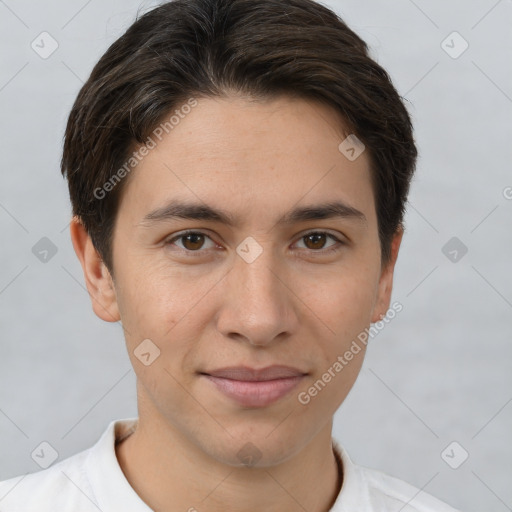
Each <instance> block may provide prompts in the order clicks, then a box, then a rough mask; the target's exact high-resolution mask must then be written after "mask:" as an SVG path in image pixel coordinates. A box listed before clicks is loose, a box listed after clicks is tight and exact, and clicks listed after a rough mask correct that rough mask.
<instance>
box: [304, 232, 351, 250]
mask: <svg viewBox="0 0 512 512" xmlns="http://www.w3.org/2000/svg"><path fill="white" fill-rule="evenodd" d="M328 238H330V239H331V240H334V241H335V242H336V243H334V244H332V245H330V246H327V247H326V246H325V244H326V241H327V239H328ZM300 240H301V241H304V245H305V246H306V249H309V250H311V251H314V252H329V251H331V250H333V251H334V250H337V249H338V248H339V246H342V245H344V244H343V242H341V241H340V240H338V238H336V237H335V236H334V235H331V234H330V233H326V232H323V231H312V232H311V233H307V234H306V235H304V236H303V237H302V238H301V239H300Z"/></svg>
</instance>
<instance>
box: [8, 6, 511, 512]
mask: <svg viewBox="0 0 512 512" xmlns="http://www.w3.org/2000/svg"><path fill="white" fill-rule="evenodd" d="M155 4H156V3H151V2H144V3H142V4H141V3H140V2H139V1H133V0H130V1H126V0H124V1H120V0H103V1H101V2H100V1H98V0H92V1H91V0H89V1H88V2H86V1H84V0H72V1H66V2H64V1H60V2H58V1H46V2H27V1H16V0H6V1H0V40H1V46H2V51H1V54H0V59H1V61H0V73H1V74H0V108H1V114H2V115H1V116H0V125H1V144H2V148H1V155H2V171H1V174H0V180H1V181H0V229H1V242H0V246H1V252H0V265H1V266H0V268H1V270H0V349H1V352H0V479H5V478H8V477H11V476H14V475H18V474H22V473H26V472H32V471H36V470H38V469H39V467H38V466H37V465H36V463H35V462H34V461H33V460H32V459H31V456H30V454H31V452H32V451H33V450H34V449H35V448H36V447H37V446H38V445H39V444H40V443H41V442H42V441H48V442H49V443H50V444H51V445H52V446H54V447H55V449H56V450H57V451H58V453H59V458H60V460H62V459H64V458H66V457H68V456H70V455H72V454H74V453H77V452H78V451H81V450H83V449H85V448H88V447H89V446H91V445H92V444H93V443H94V442H95V441H96V440H97V439H98V437H99V436H100V435H101V433H102V432H103V431H104V429H105V428H106V425H107V424H108V422H110V421H111V420H112V419H116V418H124V417H130V416H136V414H137V408H136V401H135V378H134V373H133V371H132V370H131V365H130V362H129V359H128V356H127V354H126V350H125V347H124V340H123V336H122V329H121V327H120V325H118V324H111V323H105V322H103V321H101V320H100V319H98V318H97V317H96V316H95V315H94V313H93V312H92V309H91V305H90V301H89V296H88V294H87V292H86V290H85V287H84V280H83V275H82V271H81V267H80V265H79V262H78V260H77V259H76V257H75V254H74V251H73V248H72V245H71V242H70V238H69V231H68V223H69V218H70V204H69V199H68V195H67V185H66V182H65V181H64V180H63V179H62V177H61V175H60V172H59V159H60V152H61V141H62V135H63V130H64V125H65V121H66V118H67V114H68V112H69V109H70V107H71V104H72V102H73V100H74V98H75V96H76V94H77V92H78V90H79V88H80V87H81V85H82V83H83V81H84V80H85V79H86V78H87V76H88V74H89V73H90V71H91V69H92V67H93V65H94V64H95V62H96V61H97V60H98V58H99V57H100V56H101V55H102V54H103V52H104V51H105V50H106V49H107V47H108V46H109V44H110V43H111V42H113V41H114V40H115V39H116V38H117V37H118V36H119V35H120V34H121V33H122V32H123V31H124V30H125V29H126V28H127V27H128V25H129V24H130V23H131V22H132V21H133V20H134V17H135V15H136V12H137V10H138V9H139V7H140V6H142V7H143V10H146V9H148V8H150V7H151V6H153V5H155ZM326 4H327V5H329V6H331V7H333V8H334V9H335V10H336V11H337V12H338V13H339V14H341V15H342V17H343V18H344V19H345V20H346V21H347V23H348V24H349V25H350V26H351V27H352V28H353V29H354V30H355V31H356V32H357V33H358V34H359V35H361V36H362V37H363V39H365V40H366V41H367V42H368V43H369V44H370V46H371V47H372V52H373V56H374V57H375V58H376V59H377V61H378V62H380V63H381V64H382V65H383V66H384V67H385V68H386V69H387V70H388V71H389V72H390V74H391V76H392V78H393V81H394V83H395V85H396V87H397V89H398V91H399V92H400V94H401V95H402V96H404V97H405V98H407V99H408V100H409V101H410V103H409V104H408V108H409V110H410V112H411V115H412V117H413V121H414V124H415V129H416V137H417V142H418V146H419V150H420V160H419V165H418V171H417V175H416V177H415V180H414V182H413V185H412V191H411V195H410V204H409V206H408V213H407V217H406V227H407V232H406V235H405V238H404V242H403V244H402V249H401V253H400V256H399V259H398V264H397V270H396V279H395V287H394V294H393V300H397V301H400V302H401V303H402V304H403V311H402V312H401V313H399V314H398V315H397V316H396V318H395V319H394V320H393V321H392V322H391V323H390V324H388V325H387V326H386V327H385V329H383V330H382V331H380V333H379V335H378V336H377V337H375V338H374V339H373V340H372V341H371V345H370V348H369V352H368V356H367V359H366V361H365V364H364V367H363V370H362V372H361V375H360V377H359V379H358V381H357V383H356V385H355V387H354V389H353V391H352V392H351V394H350V395H349V397H348V398H347V400H346V401H345V403H344V404H343V405H342V407H341V408H340V410H339V411H338V413H337V414H336V417H335V432H334V434H335V436H336V438H337V439H339V440H340V441H341V442H342V443H343V444H344V445H345V447H346V448H347V449H348V451H349V453H350V454H351V456H352V458H353V459H354V460H355V461H356V462H357V463H359V464H362V465H366V466H370V467H374V468H378V469H381V470H383V471H385V472H387V473H390V474H392V475H395V476H397V477H399V478H402V479H405V480H407V481H409V482H410V483H412V484H414V485H416V486H417V487H419V488H424V489H425V490H426V491H427V492H430V493H432V494H434V495H436V496H438V497H439V498H441V499H443V500H445V501H448V502H449V503H451V504H452V505H453V506H455V507H457V508H460V509H462V510H466V511H473V512H476V511H479V510H485V511H487V512H492V511H496V512H502V511H506V510H512V508H511V507H512V486H511V485H510V482H511V478H512V462H511V461H512V443H511V432H512V428H511V423H512V403H511V401H512V386H511V384H512V377H511V373H512V372H511V371H510V368H511V364H510V363H511V355H512V348H511V343H510V341H511V334H512V272H511V271H510V262H511V249H512V237H511V231H512V230H511V217H512V216H511V214H512V200H511V199H510V198H511V197H512V189H508V188H507V187H512V173H511V151H512V150H511V148H512V142H511V136H512V129H511V122H510V119H511V116H512V80H511V78H512V71H511V66H510V61H511V59H510V57H511V55H512V30H511V27H512V1H510V0H501V1H498V2H496V0H475V1H472V2H467V1H462V0H457V1H448V2H447V1H441V0H436V1H428V2H427V1H420V0H416V1H415V2H413V1H409V0H400V1H393V2H377V1H376V0H372V1H366V2H364V3H363V2H358V1H356V0H350V1H349V0H347V1H330V2H326ZM43 31H47V32H49V33H50V34H51V35H52V37H53V38H55V40H56V41H57V42H58V44H59V47H58V49H57V50H56V51H55V53H53V54H52V55H51V56H50V57H48V58H47V59H42V58H41V57H40V56H39V55H38V54H37V53H36V52H35V51H34V50H33V49H32V48H31V42H32V41H33V40H35V39H36V38H37V37H38V35H39V34H40V33H41V32H43ZM453 31H457V32H459V33H460V34H461V36H462V37H463V38H464V39H465V40H466V41H467V42H468V43H469V47H468V49H467V50H466V51H465V52H464V53H462V55H460V56H458V58H453V57H454V55H455V53H456V52H458V51H460V49H462V48H463V47H462V46H461V44H463V42H462V41H461V40H458V39H456V38H455V39H454V37H453V36H450V37H449V38H448V39H447V42H446V43H445V44H444V48H445V49H447V50H448V51H449V52H451V53H452V55H451V56H450V55H449V54H448V53H447V52H446V51H445V49H443V46H442V41H444V40H445V39H446V38H447V36H449V34H451V33H452V32H453ZM446 45H449V46H451V47H452V48H448V47H447V46H446ZM46 48H48V46H46ZM42 237H48V238H49V239H50V240H51V241H52V242H53V244H55V246H56V248H57V253H56V254H55V255H54V256H53V257H51V258H49V259H48V261H47V262H46V263H44V262H42V261H40V260H39V259H38V258H36V256H35V255H34V254H33V252H32V247H33V246H34V245H35V244H36V243H37V242H38V241H39V240H40V239H41V238H42ZM452 237H457V238H458V239H459V240H460V242H461V243H463V244H464V245H465V246H466V247H467V248H468V252H467V254H465V255H464V256H462V257H461V256H460V255H461V254H462V253H461V252H460V251H459V253H458V254H459V259H458V261H456V262H453V261H451V260H450V259H449V258H448V257H447V256H445V254H444V253H443V251H442V249H443V247H444V246H445V244H446V243H447V242H448V240H450V239H451V238H452ZM453 441H456V442H457V443H459V445H460V447H462V448H460V447H459V445H457V447H456V449H455V450H454V451H453V452H452V451H451V450H448V452H446V453H448V454H449V455H450V456H451V457H449V460H450V462H451V463H452V465H455V464H456V463H458V462H460V461H461V460H462V459H461V454H463V452H462V450H466V451H467V452H468V453H469V458H468V459H467V460H466V461H465V462H464V463H463V464H462V465H460V467H458V469H452V468H451V467H449V465H448V464H447V463H446V462H445V460H443V458H442V455H441V454H442V452H443V450H444V449H445V448H446V447H447V446H448V445H449V444H450V443H452V442H453ZM445 458H446V456H445ZM0 498H1V497H0ZM0 506H1V501H0Z"/></svg>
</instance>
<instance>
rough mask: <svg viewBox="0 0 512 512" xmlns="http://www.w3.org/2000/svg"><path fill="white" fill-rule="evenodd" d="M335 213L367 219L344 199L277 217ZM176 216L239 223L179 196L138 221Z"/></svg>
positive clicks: (288, 219)
mask: <svg viewBox="0 0 512 512" xmlns="http://www.w3.org/2000/svg"><path fill="white" fill-rule="evenodd" d="M336 217H338V218H343V219H349V220H356V221H359V222H363V223H367V222H368V221H367V218H366V216H365V215H364V213H363V212H361V211H359V210H357V209H356V208H354V207H352V206H349V205H347V204H345V203H343V202H342V201H331V202H328V203H322V204H317V205H310V206H302V207H297V208H294V209H293V210H291V211H289V212H287V213H286V214H284V215H283V216H281V217H280V218H279V219H278V220H277V222H276V225H290V224H294V223H299V222H304V221H308V220H322V219H331V218H336ZM175 219H186V220H203V221H210V222H221V223H223V224H226V225H228V226H235V225H237V221H236V219H235V217H233V216H232V215H231V214H230V213H229V212H227V211H225V210H222V209H216V208H212V207H211V206H208V205H206V204H199V203H189V202H183V201H177V200H175V201H171V202H170V203H168V204H166V205H165V206H162V207H160V208H157V209H156V210H153V211H152V212H150V213H148V214H147V215H145V216H144V218H143V219H142V221H141V222H140V223H139V225H140V226H143V227H151V226H153V225H155V224H157V223H160V222H164V221H171V220H175Z"/></svg>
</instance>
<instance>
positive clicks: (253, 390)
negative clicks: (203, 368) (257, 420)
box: [200, 366, 307, 407]
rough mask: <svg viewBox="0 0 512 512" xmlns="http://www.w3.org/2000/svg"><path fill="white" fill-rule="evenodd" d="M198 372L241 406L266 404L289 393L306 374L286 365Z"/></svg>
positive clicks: (263, 405)
mask: <svg viewBox="0 0 512 512" xmlns="http://www.w3.org/2000/svg"><path fill="white" fill-rule="evenodd" d="M200 375H202V376H203V377H205V378H206V379H207V380H208V381H209V382H211V383H212V384H213V385H214V386H215V388H216V389H217V390H218V391H220V392H221V393H222V394H223V395H224V396H227V397H228V398H230V399H231V400H233V401H235V402H236V403H238V404H239V405H241V406H244V407H266V406H268V405H270V404H272V403H274V402H276V401H278V400H280V399H281V398H283V397H285V396H286V395H288V393H290V392H291V391H292V389H294V388H295V387H296V386H297V385H298V384H299V382H301V381H302V380H303V379H304V377H305V376H306V375H307V373H306V372H303V371H301V370H299V369H297V368H292V367H289V366H268V367H266V368H261V369H255V368H248V367H245V366H237V367H229V368H221V369H218V370H212V371H208V372H201V373H200Z"/></svg>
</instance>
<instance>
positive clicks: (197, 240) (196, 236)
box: [180, 233, 204, 251]
mask: <svg viewBox="0 0 512 512" xmlns="http://www.w3.org/2000/svg"><path fill="white" fill-rule="evenodd" d="M180 238H181V239H182V240H183V247H185V249H188V250H190V251H195V250H197V249H201V247H202V246H203V243H204V235H202V234H201V233H192V234H190V235H185V236H182V237H180Z"/></svg>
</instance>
